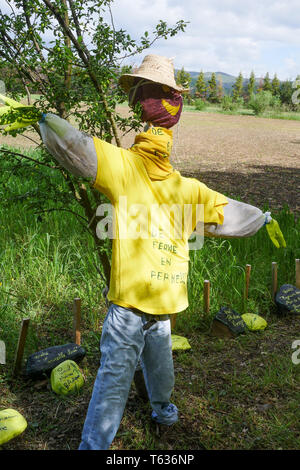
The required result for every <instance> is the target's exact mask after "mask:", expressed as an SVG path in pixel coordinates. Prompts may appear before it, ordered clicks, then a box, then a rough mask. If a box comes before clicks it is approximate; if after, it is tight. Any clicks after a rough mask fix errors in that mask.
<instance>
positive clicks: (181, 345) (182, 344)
mask: <svg viewBox="0 0 300 470" xmlns="http://www.w3.org/2000/svg"><path fill="white" fill-rule="evenodd" d="M171 339H172V351H176V350H178V349H182V350H185V349H191V346H190V343H189V342H188V340H187V339H186V338H184V337H183V336H178V335H171Z"/></svg>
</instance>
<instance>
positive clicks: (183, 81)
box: [175, 67, 192, 104]
mask: <svg viewBox="0 0 300 470" xmlns="http://www.w3.org/2000/svg"><path fill="white" fill-rule="evenodd" d="M175 79H176V83H177V85H181V86H182V87H183V88H186V89H187V90H188V89H189V88H190V85H191V81H192V77H191V75H190V74H189V73H188V72H186V71H185V70H184V67H182V69H181V70H178V72H177V73H176V77H175ZM183 100H184V102H185V103H186V104H190V103H191V93H190V91H187V92H185V94H184V96H183Z"/></svg>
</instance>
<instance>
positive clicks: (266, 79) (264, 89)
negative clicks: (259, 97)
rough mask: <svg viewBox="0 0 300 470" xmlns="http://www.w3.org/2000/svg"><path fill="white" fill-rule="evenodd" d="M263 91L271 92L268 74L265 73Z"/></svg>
mask: <svg viewBox="0 0 300 470" xmlns="http://www.w3.org/2000/svg"><path fill="white" fill-rule="evenodd" d="M263 91H271V92H272V83H271V80H270V77H269V72H267V73H266V75H265V78H264V84H263Z"/></svg>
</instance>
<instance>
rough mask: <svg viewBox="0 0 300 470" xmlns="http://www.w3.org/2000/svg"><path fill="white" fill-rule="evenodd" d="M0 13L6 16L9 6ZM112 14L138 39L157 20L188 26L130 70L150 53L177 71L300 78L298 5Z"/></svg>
mask: <svg viewBox="0 0 300 470" xmlns="http://www.w3.org/2000/svg"><path fill="white" fill-rule="evenodd" d="M0 9H2V11H3V12H5V13H8V11H9V7H8V5H7V1H6V0H0ZM112 14H113V18H114V24H115V28H116V29H125V30H126V31H128V33H129V34H130V35H131V36H132V37H133V38H136V39H137V38H139V37H140V36H141V35H142V34H143V33H144V32H145V31H148V32H149V33H151V32H152V31H153V30H154V29H155V26H156V24H157V23H158V21H159V20H164V21H166V22H167V23H168V25H169V26H172V25H175V23H176V21H178V20H185V21H187V22H189V23H188V26H187V28H186V30H185V32H184V33H182V32H180V33H179V34H178V35H176V36H175V37H173V38H170V39H168V40H167V41H166V40H163V39H162V40H159V41H158V42H156V43H155V44H154V45H153V46H152V47H151V49H149V50H147V51H146V52H144V53H143V55H142V56H135V58H134V59H131V60H128V61H127V63H128V64H130V65H139V64H140V63H141V61H142V58H143V56H144V55H146V54H148V53H152V54H159V55H163V56H167V57H172V58H173V60H174V66H175V68H177V69H179V68H182V67H184V69H185V70H186V71H195V72H200V71H201V70H203V71H204V72H225V73H228V74H231V75H235V76H237V75H238V74H239V73H240V72H241V73H242V74H243V76H244V77H249V76H250V73H251V71H252V70H253V71H254V73H255V76H256V77H264V76H265V75H266V73H267V72H269V74H270V77H271V78H272V77H273V76H274V74H275V73H276V74H277V76H278V78H279V79H280V80H287V79H290V80H294V79H295V78H296V76H297V75H298V74H300V8H299V0H281V1H278V0H251V2H249V0H151V1H149V0H114V2H113V4H112Z"/></svg>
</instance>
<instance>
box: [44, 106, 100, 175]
mask: <svg viewBox="0 0 300 470" xmlns="http://www.w3.org/2000/svg"><path fill="white" fill-rule="evenodd" d="M40 130H41V136H42V139H43V142H44V144H45V146H46V147H47V149H48V150H49V152H50V153H51V154H52V155H53V156H54V157H55V158H56V159H57V160H58V162H59V163H60V164H61V165H62V166H63V167H64V168H66V169H67V170H69V171H70V172H71V173H72V174H74V175H75V176H82V177H85V178H92V181H93V182H94V181H95V179H96V175H97V154H96V150H95V145H94V142H93V138H92V137H90V136H88V135H87V134H84V133H83V132H81V131H79V130H78V129H75V127H73V126H72V125H71V124H70V123H68V122H67V121H66V120H64V119H61V118H60V117H58V116H56V115H54V114H51V113H49V114H46V115H43V118H42V120H41V121H40Z"/></svg>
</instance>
